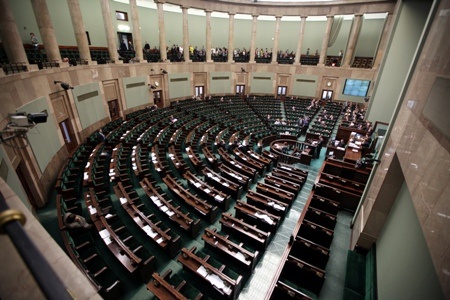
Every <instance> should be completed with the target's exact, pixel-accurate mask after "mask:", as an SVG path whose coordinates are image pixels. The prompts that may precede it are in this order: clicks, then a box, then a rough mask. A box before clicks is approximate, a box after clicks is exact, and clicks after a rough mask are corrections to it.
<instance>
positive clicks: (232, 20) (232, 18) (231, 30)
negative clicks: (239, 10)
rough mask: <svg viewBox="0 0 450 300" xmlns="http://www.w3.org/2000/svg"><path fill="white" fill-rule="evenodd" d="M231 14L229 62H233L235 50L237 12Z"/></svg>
mask: <svg viewBox="0 0 450 300" xmlns="http://www.w3.org/2000/svg"><path fill="white" fill-rule="evenodd" d="M228 15H229V16H230V19H229V26H228V62H230V63H231V62H233V52H234V15H235V13H228Z"/></svg>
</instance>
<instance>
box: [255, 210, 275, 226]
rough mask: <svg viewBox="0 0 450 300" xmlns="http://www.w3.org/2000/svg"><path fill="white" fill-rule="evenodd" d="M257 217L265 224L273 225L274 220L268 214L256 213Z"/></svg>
mask: <svg viewBox="0 0 450 300" xmlns="http://www.w3.org/2000/svg"><path fill="white" fill-rule="evenodd" d="M255 216H256V217H257V218H259V219H261V220H263V221H264V222H266V223H268V224H269V225H272V224H273V220H272V219H271V218H270V217H269V216H268V215H266V214H260V213H259V212H256V213H255Z"/></svg>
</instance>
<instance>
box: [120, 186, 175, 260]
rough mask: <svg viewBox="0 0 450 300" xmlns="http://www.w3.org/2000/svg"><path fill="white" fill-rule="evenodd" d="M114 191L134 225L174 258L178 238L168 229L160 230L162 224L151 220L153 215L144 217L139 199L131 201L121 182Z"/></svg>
mask: <svg viewBox="0 0 450 300" xmlns="http://www.w3.org/2000/svg"><path fill="white" fill-rule="evenodd" d="M114 191H115V193H116V196H117V198H119V201H120V203H121V204H122V207H123V208H124V209H125V211H126V212H127V213H128V215H129V216H130V217H131V218H132V219H133V221H134V222H135V223H136V225H138V226H139V228H141V230H142V231H144V233H145V234H146V235H148V236H149V237H150V238H152V240H153V241H154V242H155V243H156V244H157V245H158V246H159V247H161V248H162V249H163V250H164V251H166V252H167V253H168V254H169V256H170V257H172V256H174V255H175V253H177V252H178V251H179V250H180V249H181V238H180V236H178V235H177V236H172V235H171V230H170V228H167V229H166V230H163V229H162V228H161V226H160V225H162V224H161V223H162V222H161V221H160V220H151V218H152V217H153V216H154V215H153V214H150V215H146V214H145V213H144V212H143V211H141V209H140V207H141V206H142V205H143V203H142V202H141V200H140V198H139V197H138V198H137V199H131V198H130V196H129V193H128V192H127V191H126V190H125V189H124V187H123V185H122V183H121V182H118V183H117V185H116V186H115V187H114ZM136 195H137V194H136ZM137 202H140V203H137ZM172 213H173V212H172Z"/></svg>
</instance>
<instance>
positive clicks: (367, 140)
mask: <svg viewBox="0 0 450 300" xmlns="http://www.w3.org/2000/svg"><path fill="white" fill-rule="evenodd" d="M371 143H372V138H371V137H370V136H369V134H366V135H365V136H364V138H363V139H362V144H361V146H363V147H366V148H368V147H370V144H371Z"/></svg>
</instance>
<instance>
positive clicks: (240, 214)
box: [234, 200, 281, 233]
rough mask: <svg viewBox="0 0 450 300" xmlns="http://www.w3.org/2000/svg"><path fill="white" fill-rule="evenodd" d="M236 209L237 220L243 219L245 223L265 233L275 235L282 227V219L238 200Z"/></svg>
mask: <svg viewBox="0 0 450 300" xmlns="http://www.w3.org/2000/svg"><path fill="white" fill-rule="evenodd" d="M234 209H235V217H236V218H242V219H243V220H244V221H245V222H247V223H250V224H252V225H256V226H257V227H258V229H261V230H263V231H266V232H267V231H270V232H271V233H275V232H276V231H277V229H278V226H279V225H280V224H279V223H280V220H281V217H279V216H276V215H273V214H271V213H269V212H267V211H265V210H262V209H260V208H258V207H256V206H253V205H250V204H247V203H245V202H242V201H239V200H238V201H237V202H236V205H235V206H234Z"/></svg>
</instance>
